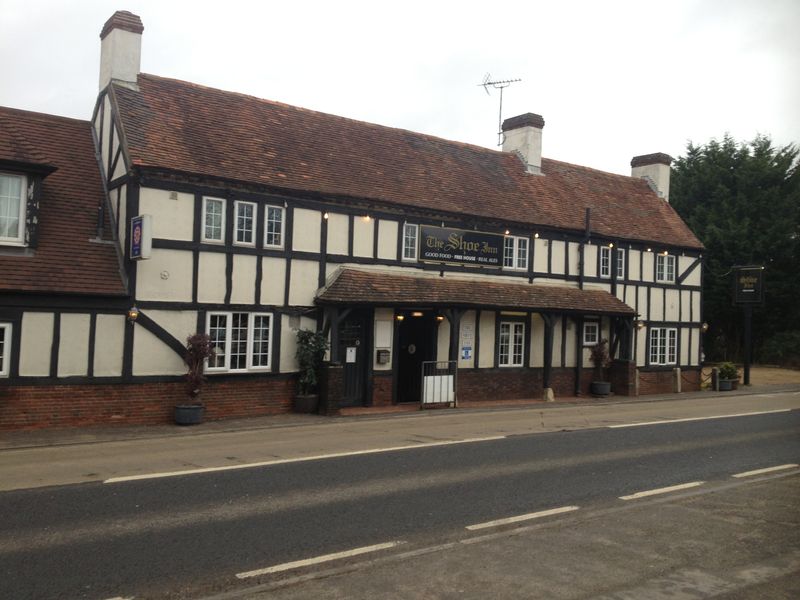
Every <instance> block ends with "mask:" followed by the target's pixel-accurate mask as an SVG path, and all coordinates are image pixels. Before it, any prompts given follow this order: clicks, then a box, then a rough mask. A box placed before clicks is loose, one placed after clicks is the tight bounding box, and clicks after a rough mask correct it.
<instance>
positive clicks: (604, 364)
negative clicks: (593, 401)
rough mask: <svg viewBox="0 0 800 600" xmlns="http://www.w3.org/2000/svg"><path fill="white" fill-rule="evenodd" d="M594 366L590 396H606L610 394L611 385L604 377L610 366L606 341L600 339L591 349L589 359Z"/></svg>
mask: <svg viewBox="0 0 800 600" xmlns="http://www.w3.org/2000/svg"><path fill="white" fill-rule="evenodd" d="M589 358H590V359H591V361H592V364H593V365H594V379H593V380H592V387H591V390H592V394H593V395H595V396H607V395H608V394H610V393H611V383H610V382H609V381H608V379H607V378H606V376H605V370H606V369H607V368H608V366H609V365H610V364H611V356H610V355H609V353H608V340H607V339H602V340H600V341H599V342H597V343H596V344H595V345H594V347H592V352H591V355H590V357H589Z"/></svg>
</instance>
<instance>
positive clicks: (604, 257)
mask: <svg viewBox="0 0 800 600" xmlns="http://www.w3.org/2000/svg"><path fill="white" fill-rule="evenodd" d="M600 277H611V248H609V247H608V246H600Z"/></svg>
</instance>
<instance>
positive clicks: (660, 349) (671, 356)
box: [650, 327, 678, 365]
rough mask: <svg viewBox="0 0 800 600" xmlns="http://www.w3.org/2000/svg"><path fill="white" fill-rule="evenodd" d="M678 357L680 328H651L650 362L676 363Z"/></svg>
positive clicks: (655, 363) (656, 363)
mask: <svg viewBox="0 0 800 600" xmlns="http://www.w3.org/2000/svg"><path fill="white" fill-rule="evenodd" d="M677 357H678V330H677V329H676V328H675V327H653V328H652V329H650V364H651V365H674V364H675V363H676V362H677V360H678V359H677Z"/></svg>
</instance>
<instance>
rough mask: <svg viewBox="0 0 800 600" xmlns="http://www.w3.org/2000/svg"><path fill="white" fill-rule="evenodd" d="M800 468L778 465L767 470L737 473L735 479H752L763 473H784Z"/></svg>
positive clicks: (793, 465)
mask: <svg viewBox="0 0 800 600" xmlns="http://www.w3.org/2000/svg"><path fill="white" fill-rule="evenodd" d="M795 467H800V465H797V464H794V463H792V464H788V465H778V466H777V467H767V468H765V469H756V470H755V471H745V472H744V473H736V475H733V477H752V476H753V475H761V474H763V473H772V472H773V471H783V470H785V469H794V468H795Z"/></svg>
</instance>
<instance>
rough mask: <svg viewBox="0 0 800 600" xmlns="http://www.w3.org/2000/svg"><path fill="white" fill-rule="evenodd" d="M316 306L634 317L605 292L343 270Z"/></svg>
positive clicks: (326, 289) (323, 291) (624, 306)
mask: <svg viewBox="0 0 800 600" xmlns="http://www.w3.org/2000/svg"><path fill="white" fill-rule="evenodd" d="M316 302H317V304H322V305H347V306H357V305H360V306H387V307H389V306H399V307H415V306H419V307H422V306H426V307H427V306H436V307H461V308H485V309H497V310H530V311H536V312H549V313H564V312H566V313H585V314H593V315H597V314H603V315H618V316H633V315H634V314H635V311H634V310H633V309H632V308H631V307H630V306H628V305H627V304H625V303H624V302H622V301H621V300H619V299H618V298H617V297H615V296H612V295H611V294H609V293H608V292H606V291H603V290H592V289H589V290H587V289H584V290H581V289H578V288H574V287H566V286H555V285H542V284H538V285H537V284H527V283H525V284H520V283H511V282H508V281H497V282H495V281H487V280H476V279H460V278H455V277H452V276H450V277H444V278H443V277H431V276H427V275H420V276H413V275H400V274H395V273H389V272H384V271H381V272H377V271H364V270H359V269H342V270H341V271H340V272H339V273H338V275H337V276H336V277H335V279H334V280H333V281H332V282H330V283H329V284H328V285H327V286H326V287H325V288H323V289H322V290H320V292H319V293H318V294H317V298H316Z"/></svg>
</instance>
